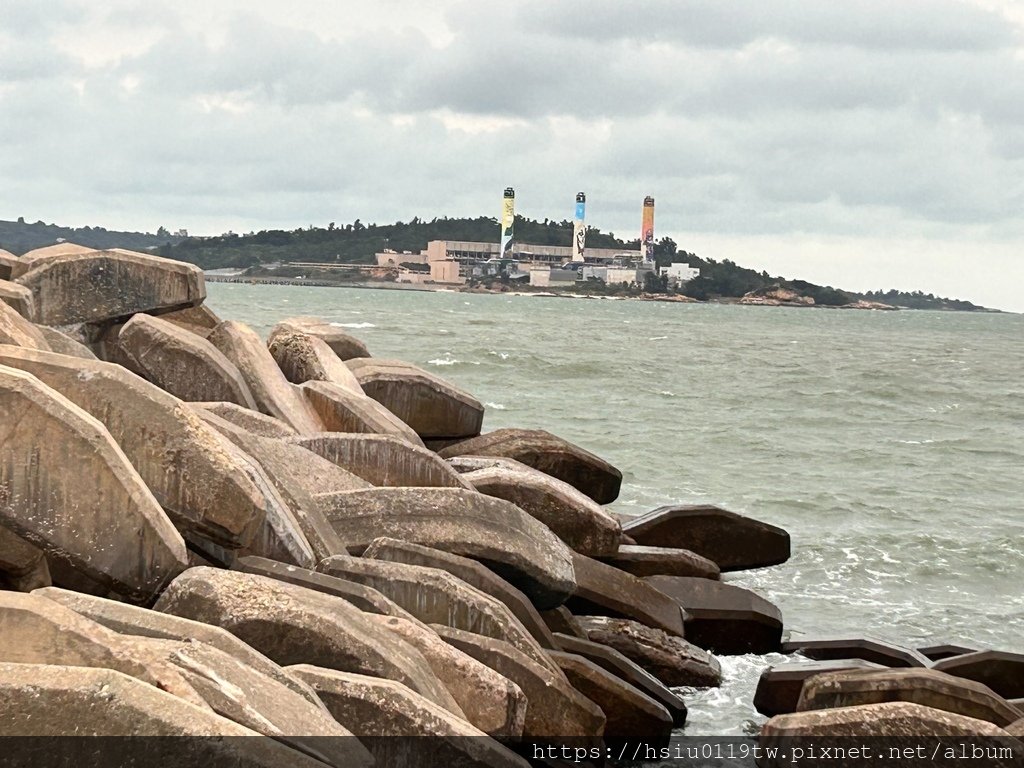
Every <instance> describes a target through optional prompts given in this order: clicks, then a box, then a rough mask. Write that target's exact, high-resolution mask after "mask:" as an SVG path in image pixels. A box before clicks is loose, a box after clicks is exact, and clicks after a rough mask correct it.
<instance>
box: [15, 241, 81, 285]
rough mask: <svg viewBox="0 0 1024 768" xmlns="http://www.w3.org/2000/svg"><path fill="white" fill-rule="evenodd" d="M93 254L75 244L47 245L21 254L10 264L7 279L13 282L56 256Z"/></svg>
mask: <svg viewBox="0 0 1024 768" xmlns="http://www.w3.org/2000/svg"><path fill="white" fill-rule="evenodd" d="M95 252H96V249H95V248H89V247H88V246H85V245H78V244H77V243H55V244H54V245H47V246H44V247H43V248H34V249H33V250H31V251H27V252H25V253H23V254H21V258H19V259H16V260H15V261H13V262H11V276H10V278H8V279H10V280H14V279H15V278H17V277H21V276H22V275H23V274H25V273H26V272H28V271H29V270H30V269H32V268H33V267H36V266H39V265H40V264H42V263H44V262H46V261H51V260H53V259H56V258H57V257H58V256H73V255H77V254H83V253H95Z"/></svg>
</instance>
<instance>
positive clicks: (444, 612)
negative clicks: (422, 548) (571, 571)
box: [317, 556, 555, 669]
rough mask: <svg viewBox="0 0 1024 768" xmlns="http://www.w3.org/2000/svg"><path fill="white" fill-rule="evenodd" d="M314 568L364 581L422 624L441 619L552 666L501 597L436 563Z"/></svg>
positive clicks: (349, 562)
mask: <svg viewBox="0 0 1024 768" xmlns="http://www.w3.org/2000/svg"><path fill="white" fill-rule="evenodd" d="M317 570H318V571H320V572H321V573H326V574H328V575H331V576H338V577H340V578H343V579H347V580H348V581H354V582H356V583H358V584H364V585H366V586H368V587H372V588H373V589H375V590H377V591H378V592H380V593H381V594H382V595H384V596H385V597H387V598H389V599H390V600H393V601H394V602H395V603H397V604H398V605H400V606H401V607H402V608H404V609H405V610H406V611H408V612H409V613H411V614H412V615H413V616H415V617H416V618H417V619H419V620H420V621H422V622H423V623H425V624H443V625H445V626H449V627H454V628H455V629H463V630H465V631H467V632H474V633H476V634H478V635H484V636H486V637H493V638H495V639H497V640H503V641H504V642H506V643H508V644H509V645H511V646H513V647H514V648H516V649H517V650H519V651H520V652H522V653H524V654H526V655H527V656H529V657H530V658H532V659H533V660H534V661H536V662H537V663H538V664H544V665H546V666H550V667H551V668H552V669H554V668H555V665H554V664H553V663H552V662H551V661H550V660H549V659H548V657H547V655H546V654H545V653H544V651H543V650H542V649H541V647H540V646H539V645H538V644H537V641H536V640H534V639H533V637H532V636H531V635H530V633H529V632H527V631H526V628H525V627H524V626H523V625H522V624H520V623H519V620H518V619H517V618H516V617H515V616H514V615H513V614H512V612H511V611H510V610H509V609H508V608H507V607H506V606H505V605H503V604H502V603H501V602H499V601H498V600H495V599H494V598H493V597H491V596H490V595H486V594H484V593H483V592H481V591H480V590H478V589H474V588H473V587H471V586H470V585H469V584H466V582H464V581H462V580H461V579H459V578H457V577H455V576H453V575H452V574H450V573H448V572H447V571H443V570H441V569H439V568H428V567H425V566H422V565H408V564H407V563H393V562H388V561H386V560H373V559H368V558H362V557H348V556H338V557H329V558H327V559H326V560H323V561H321V562H320V563H319V564H318V565H317Z"/></svg>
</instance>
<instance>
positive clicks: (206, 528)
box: [0, 346, 266, 548]
mask: <svg viewBox="0 0 1024 768" xmlns="http://www.w3.org/2000/svg"><path fill="white" fill-rule="evenodd" d="M0 365H6V366H10V367H12V368H20V369H21V370H24V371H28V372H29V373H31V374H33V375H34V376H36V377H37V378H39V379H40V380H41V381H42V382H43V383H44V384H46V385H47V386H49V387H51V388H52V389H55V390H57V391H58V392H60V393H61V394H63V395H64V396H65V397H67V398H68V399H70V400H71V401H72V402H74V403H75V404H76V405H78V406H79V407H80V408H81V409H82V410H84V411H86V412H88V413H90V414H91V415H92V416H94V417H95V418H97V419H99V420H100V421H101V422H102V423H103V425H104V426H105V427H106V428H107V431H108V432H109V433H110V436H111V437H113V438H114V440H116V441H117V445H118V446H119V447H120V448H121V450H123V451H124V454H125V455H126V456H127V457H128V459H129V461H130V462H131V464H132V465H133V466H134V467H135V469H136V470H137V471H138V473H139V476H140V477H141V478H142V480H143V481H144V482H145V484H146V485H147V486H148V487H149V489H150V490H151V491H152V492H153V495H154V496H155V497H156V500H157V501H158V502H159V503H160V506H161V507H163V508H164V510H165V511H166V512H167V513H168V514H169V515H171V517H172V519H173V520H174V522H175V523H176V524H177V526H178V527H179V528H184V529H193V530H195V531H196V532H197V533H199V534H200V535H202V536H205V537H207V538H210V539H211V540H213V541H216V542H218V543H220V544H222V545H224V546H226V547H233V548H239V547H244V546H245V545H246V544H247V543H248V542H249V541H250V540H251V539H252V537H253V536H254V534H255V533H256V531H257V530H258V529H259V528H260V526H261V525H262V523H263V520H264V518H265V516H266V507H265V501H264V498H263V494H262V493H260V491H259V490H258V489H257V488H256V486H255V485H254V484H253V483H252V481H251V480H249V478H248V476H247V475H246V473H245V469H244V467H242V466H240V465H239V462H238V461H237V459H236V458H235V456H234V454H233V453H232V452H231V451H229V450H227V449H226V447H227V446H228V445H229V444H228V443H227V442H226V439H225V438H223V437H221V436H220V435H219V434H218V433H217V432H216V431H215V430H214V429H212V428H211V427H208V426H207V425H206V424H204V423H203V421H202V420H201V419H200V418H199V417H198V416H196V415H195V414H194V413H193V412H192V411H191V410H190V409H189V408H188V407H187V406H186V405H185V404H184V403H182V402H181V401H180V400H178V399H177V398H175V397H173V396H172V395H169V394H167V393H166V392H164V391H163V390H162V389H160V388H159V387H156V386H154V385H152V384H149V383H148V382H145V381H143V380H142V379H140V378H138V377H137V376H134V375H133V374H131V373H129V372H128V371H126V370H125V369H123V368H121V367H120V366H117V365H113V364H110V363H103V362H99V361H96V360H82V359H79V358H73V357H67V356H64V355H56V354H53V353H50V352H38V351H35V350H26V349H21V348H18V347H10V346H0Z"/></svg>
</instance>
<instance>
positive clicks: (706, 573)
mask: <svg viewBox="0 0 1024 768" xmlns="http://www.w3.org/2000/svg"><path fill="white" fill-rule="evenodd" d="M599 559H600V560H601V561H602V562H605V563H607V564H608V565H611V566H614V567H615V568H618V569H619V570H620V571H625V572H626V573H631V574H633V575H634V576H636V577H637V578H644V577H645V576H694V577H696V578H700V579H718V578H720V576H721V571H720V570H719V568H718V565H717V564H716V563H715V562H714V561H713V560H708V559H707V558H706V557H701V556H700V555H698V554H697V553H696V552H691V551H690V550H688V549H670V548H667V547H641V546H639V545H635V544H620V545H619V549H618V551H617V552H616V553H615V554H613V555H609V556H608V557H602V558H599Z"/></svg>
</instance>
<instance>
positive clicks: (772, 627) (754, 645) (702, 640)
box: [644, 576, 782, 655]
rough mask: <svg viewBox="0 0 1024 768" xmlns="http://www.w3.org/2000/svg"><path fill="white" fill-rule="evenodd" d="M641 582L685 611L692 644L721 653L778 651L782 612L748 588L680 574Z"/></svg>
mask: <svg viewBox="0 0 1024 768" xmlns="http://www.w3.org/2000/svg"><path fill="white" fill-rule="evenodd" d="M644 581H645V582H647V583H648V584H650V585H651V586H652V587H654V588H656V589H658V590H659V591H661V592H664V593H665V594H666V595H668V596H669V597H671V598H672V599H673V600H675V601H676V602H677V603H678V604H679V605H680V606H682V607H683V608H684V609H685V610H686V616H687V618H686V637H687V639H689V641H690V642H691V643H694V644H695V645H698V646H700V647H701V648H705V649H707V650H709V651H712V652H714V653H718V654H723V655H737V654H744V653H759V654H763V653H771V652H773V651H777V650H779V644H780V642H781V641H782V612H781V611H780V610H779V609H778V608H777V607H776V606H775V605H773V604H772V603H770V602H768V601H767V600H765V599H764V598H763V597H761V596H760V595H758V594H756V593H754V592H751V591H750V590H749V589H744V588H743V587H737V586H736V585H734V584H725V583H723V582H721V581H713V580H711V579H695V578H690V577H683V576H648V577H647V578H646V579H644Z"/></svg>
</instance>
